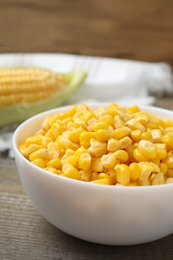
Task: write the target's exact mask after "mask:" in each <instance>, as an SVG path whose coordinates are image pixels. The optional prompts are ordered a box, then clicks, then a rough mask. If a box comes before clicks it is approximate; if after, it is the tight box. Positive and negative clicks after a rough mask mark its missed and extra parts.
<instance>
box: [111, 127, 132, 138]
mask: <svg viewBox="0 0 173 260" xmlns="http://www.w3.org/2000/svg"><path fill="white" fill-rule="evenodd" d="M130 131H131V130H130V128H129V127H119V128H117V129H115V130H114V138H115V139H117V140H120V139H122V138H123V137H125V136H128V135H129V133H130Z"/></svg>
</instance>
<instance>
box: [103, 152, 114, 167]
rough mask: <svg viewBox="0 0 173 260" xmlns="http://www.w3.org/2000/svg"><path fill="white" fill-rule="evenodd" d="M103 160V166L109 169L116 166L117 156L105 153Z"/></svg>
mask: <svg viewBox="0 0 173 260" xmlns="http://www.w3.org/2000/svg"><path fill="white" fill-rule="evenodd" d="M101 160H102V165H103V167H105V168H108V169H110V168H113V167H115V164H116V158H115V157H114V156H113V155H112V154H104V155H103V156H102V158H101Z"/></svg>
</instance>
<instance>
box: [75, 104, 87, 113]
mask: <svg viewBox="0 0 173 260" xmlns="http://www.w3.org/2000/svg"><path fill="white" fill-rule="evenodd" d="M87 111H89V107H88V106H87V105H86V104H81V105H78V106H77V107H76V114H77V115H81V114H85V113H86V112H87Z"/></svg>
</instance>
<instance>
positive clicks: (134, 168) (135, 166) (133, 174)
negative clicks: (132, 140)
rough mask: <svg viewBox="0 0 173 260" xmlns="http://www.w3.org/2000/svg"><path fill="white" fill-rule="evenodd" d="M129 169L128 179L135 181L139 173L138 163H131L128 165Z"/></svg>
mask: <svg viewBox="0 0 173 260" xmlns="http://www.w3.org/2000/svg"><path fill="white" fill-rule="evenodd" d="M129 169H130V180H131V181H132V182H134V181H136V180H137V179H138V178H139V175H140V167H139V164H138V163H135V162H134V163H131V164H130V165H129Z"/></svg>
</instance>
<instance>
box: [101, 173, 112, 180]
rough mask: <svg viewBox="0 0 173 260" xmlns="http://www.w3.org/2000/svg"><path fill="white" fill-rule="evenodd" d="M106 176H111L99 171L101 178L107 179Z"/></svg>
mask: <svg viewBox="0 0 173 260" xmlns="http://www.w3.org/2000/svg"><path fill="white" fill-rule="evenodd" d="M105 178H108V179H110V176H109V175H108V174H106V173H104V172H101V173H99V179H105Z"/></svg>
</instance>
